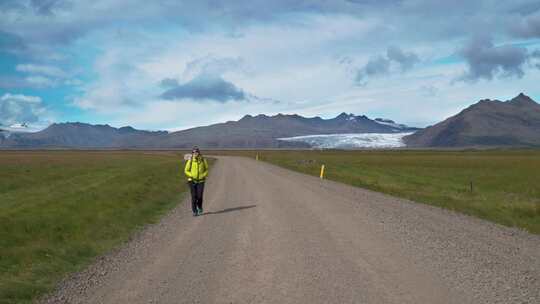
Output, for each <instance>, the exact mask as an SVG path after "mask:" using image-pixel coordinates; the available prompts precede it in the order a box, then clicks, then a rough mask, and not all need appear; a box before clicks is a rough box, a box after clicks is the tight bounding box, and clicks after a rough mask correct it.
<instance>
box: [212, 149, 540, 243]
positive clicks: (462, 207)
mask: <svg viewBox="0 0 540 304" xmlns="http://www.w3.org/2000/svg"><path fill="white" fill-rule="evenodd" d="M219 153H222V154H236V155H244V156H248V157H253V158H255V155H256V154H259V159H260V160H263V161H267V162H270V163H273V164H276V165H279V166H282V167H285V168H288V169H292V170H296V171H300V172H303V173H306V174H310V175H315V176H319V174H320V168H321V165H322V164H324V165H325V177H326V178H328V179H331V180H335V181H339V182H343V183H347V184H351V185H354V186H359V187H363V188H367V189H371V190H375V191H379V192H384V193H387V194H391V195H394V196H399V197H403V198H407V199H411V200H414V201H417V202H422V203H426V204H430V205H435V206H439V207H443V208H447V209H451V210H455V211H458V212H462V213H465V214H469V215H473V216H477V217H480V218H483V219H486V220H490V221H494V222H496V223H500V224H503V225H506V226H512V227H519V228H523V229H526V230H528V231H529V232H531V233H536V234H539V233H540V150H488V151H473V150H471V151H414V150H393V151H337V150H329V151H276V150H274V151H272V150H265V151H222V152H219ZM471 183H472V185H471Z"/></svg>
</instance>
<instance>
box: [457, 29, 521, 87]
mask: <svg viewBox="0 0 540 304" xmlns="http://www.w3.org/2000/svg"><path fill="white" fill-rule="evenodd" d="M459 54H460V55H461V56H462V57H463V58H464V59H465V61H466V63H467V67H468V70H467V71H466V72H465V74H464V75H463V76H462V77H461V78H459V79H458V80H466V81H476V80H479V79H486V80H492V79H493V78H494V77H517V78H522V77H523V75H524V74H525V73H524V72H523V65H524V64H525V63H526V61H527V58H528V56H529V55H528V52H527V49H525V48H523V47H518V46H512V45H503V46H495V45H494V44H493V42H492V40H491V38H490V37H488V36H476V37H474V38H473V39H471V40H470V41H469V42H468V43H467V44H466V45H465V46H464V47H463V48H462V49H461V50H460V51H459Z"/></svg>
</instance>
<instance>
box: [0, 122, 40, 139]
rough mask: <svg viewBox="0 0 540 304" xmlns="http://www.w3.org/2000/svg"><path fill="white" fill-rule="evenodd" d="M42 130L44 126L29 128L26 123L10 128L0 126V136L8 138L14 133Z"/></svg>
mask: <svg viewBox="0 0 540 304" xmlns="http://www.w3.org/2000/svg"><path fill="white" fill-rule="evenodd" d="M42 129H44V126H30V125H28V124H26V123H16V124H12V125H10V126H3V125H0V136H2V137H4V138H9V137H10V136H11V134H15V133H32V132H38V131H41V130H42Z"/></svg>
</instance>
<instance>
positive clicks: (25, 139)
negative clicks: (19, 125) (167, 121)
mask: <svg viewBox="0 0 540 304" xmlns="http://www.w3.org/2000/svg"><path fill="white" fill-rule="evenodd" d="M166 135H167V132H164V131H158V132H150V131H140V130H135V129H133V128H132V127H122V128H114V127H111V126H109V125H91V124H85V123H79V122H75V123H72V122H68V123H55V124H52V125H50V126H49V127H47V128H46V129H44V130H42V131H39V132H34V133H13V134H11V135H10V136H9V137H4V139H3V141H1V140H2V139H0V147H8V148H52V147H60V148H143V147H151V146H154V145H155V142H156V140H159V138H161V137H163V136H166Z"/></svg>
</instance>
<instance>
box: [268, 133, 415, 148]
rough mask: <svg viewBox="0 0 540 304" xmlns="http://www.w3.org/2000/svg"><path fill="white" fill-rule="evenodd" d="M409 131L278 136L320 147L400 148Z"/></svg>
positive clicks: (285, 139) (284, 139) (286, 139)
mask: <svg viewBox="0 0 540 304" xmlns="http://www.w3.org/2000/svg"><path fill="white" fill-rule="evenodd" d="M410 134H412V133H411V132H407V133H352V134H321V135H306V136H295V137H286V138H278V140H283V141H293V142H304V143H307V144H309V145H311V146H312V147H313V148H320V149H358V148H399V147H404V146H405V144H404V143H403V140H402V138H403V137H404V136H406V135H410Z"/></svg>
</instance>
